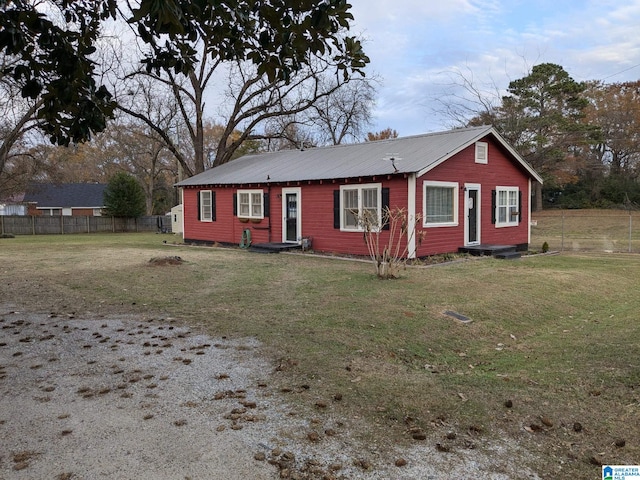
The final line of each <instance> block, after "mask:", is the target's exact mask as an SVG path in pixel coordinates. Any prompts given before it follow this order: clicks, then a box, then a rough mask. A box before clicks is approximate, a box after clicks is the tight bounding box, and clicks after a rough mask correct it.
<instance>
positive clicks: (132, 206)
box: [104, 172, 146, 218]
mask: <svg viewBox="0 0 640 480" xmlns="http://www.w3.org/2000/svg"><path fill="white" fill-rule="evenodd" d="M104 205H105V208H106V211H107V214H108V215H111V216H114V217H125V218H138V217H141V216H142V215H144V214H145V211H146V202H145V195H144V190H143V188H142V186H140V184H139V183H138V181H137V180H136V179H135V178H134V177H132V176H131V175H129V174H128V173H125V172H119V173H116V174H115V175H114V176H113V177H112V178H111V180H109V184H108V185H107V188H106V189H105V191H104Z"/></svg>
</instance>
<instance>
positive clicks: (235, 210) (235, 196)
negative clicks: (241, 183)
mask: <svg viewBox="0 0 640 480" xmlns="http://www.w3.org/2000/svg"><path fill="white" fill-rule="evenodd" d="M233 216H234V217H237V216H238V194H237V193H234V194H233Z"/></svg>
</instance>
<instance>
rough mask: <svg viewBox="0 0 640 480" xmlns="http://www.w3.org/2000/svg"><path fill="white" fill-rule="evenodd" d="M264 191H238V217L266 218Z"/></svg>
mask: <svg viewBox="0 0 640 480" xmlns="http://www.w3.org/2000/svg"><path fill="white" fill-rule="evenodd" d="M262 199H263V192H262V190H238V217H240V218H264V209H263V206H262Z"/></svg>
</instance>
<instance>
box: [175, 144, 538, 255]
mask: <svg viewBox="0 0 640 480" xmlns="http://www.w3.org/2000/svg"><path fill="white" fill-rule="evenodd" d="M485 141H487V142H488V143H489V145H488V147H489V148H488V159H489V161H488V164H477V163H475V145H471V146H469V147H468V148H466V149H464V150H463V151H461V152H460V153H458V154H456V155H455V156H454V157H452V158H450V159H448V160H447V161H445V162H444V163H442V164H441V165H439V166H437V167H435V168H434V169H433V170H431V171H430V172H428V173H427V174H425V175H423V176H422V177H420V178H418V179H417V181H416V212H417V213H419V214H421V215H423V212H422V209H423V192H424V190H423V189H424V186H423V182H424V181H425V180H431V181H445V182H457V183H458V185H459V188H458V195H459V197H458V225H457V226H453V227H432V228H425V227H423V225H422V221H421V222H420V225H419V226H418V228H419V229H421V230H424V231H425V232H426V236H425V238H424V241H423V242H422V244H421V245H418V247H417V255H418V256H427V255H434V254H439V253H448V252H456V251H457V250H458V248H459V247H462V246H464V244H465V239H464V216H465V205H464V194H465V192H464V185H465V183H474V184H480V185H481V191H480V200H481V204H480V216H481V217H480V218H481V227H480V240H481V242H482V243H489V244H526V243H527V242H528V231H529V229H528V222H529V218H528V213H527V212H528V209H529V186H528V178H529V177H528V175H527V174H526V173H525V172H524V171H523V170H522V169H521V168H520V167H518V166H517V165H516V164H515V163H513V162H512V161H511V160H510V157H509V156H508V153H507V152H505V151H504V150H503V149H502V148H501V147H500V145H499V144H497V143H496V142H494V141H493V140H492V139H491V138H490V137H489V138H487V139H485ZM358 183H380V184H382V187H383V188H389V203H390V206H391V208H394V207H398V206H399V207H402V208H407V201H408V192H407V189H408V183H407V179H406V178H404V177H402V176H397V177H389V178H387V177H385V178H384V179H380V178H378V179H376V178H373V179H372V178H365V179H362V181H361V182H358V181H356V180H352V181H350V182H345V181H344V180H343V181H340V182H339V181H336V182H335V183H334V182H322V183H320V182H315V183H310V184H309V183H300V184H297V183H296V184H290V185H271V186H269V185H262V186H256V185H251V187H248V188H250V189H252V190H253V189H262V190H263V192H264V193H268V194H269V199H270V201H269V203H270V216H269V217H265V218H264V219H262V220H261V221H260V222H258V223H254V222H252V221H249V222H246V223H243V222H242V221H241V220H240V219H239V218H238V217H236V216H234V214H233V210H234V205H233V201H234V200H233V199H234V194H235V193H236V192H237V191H238V188H237V187H216V188H206V187H201V188H186V189H185V190H184V205H183V208H184V212H183V214H184V238H185V240H187V241H203V242H221V243H231V244H239V243H240V241H241V240H242V233H243V231H244V230H245V229H249V230H250V232H251V238H252V242H253V243H263V242H282V240H283V238H282V222H283V214H282V189H283V188H291V187H299V188H300V189H301V198H300V199H299V201H300V208H299V214H300V220H301V224H302V236H303V237H310V238H311V240H312V248H313V249H314V250H316V251H320V252H334V253H343V254H353V255H367V253H368V252H367V247H366V244H365V243H364V238H363V234H362V232H343V231H340V229H339V228H334V225H333V215H334V213H333V198H334V197H333V195H334V194H333V192H334V190H339V189H340V185H345V184H354V185H355V184H358ZM496 186H504V187H518V188H519V189H520V192H522V220H521V222H520V224H519V225H518V226H514V227H502V228H496V226H495V225H493V224H491V217H492V215H491V210H492V208H491V207H492V205H491V191H492V190H495V188H496ZM200 189H202V190H213V191H215V195H216V197H215V216H216V220H215V221H213V222H202V221H199V220H198V192H199V191H200ZM388 236H389V232H387V231H384V232H382V233H381V242H382V244H383V245H384V244H386V243H387V242H388Z"/></svg>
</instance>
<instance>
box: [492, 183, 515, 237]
mask: <svg viewBox="0 0 640 480" xmlns="http://www.w3.org/2000/svg"><path fill="white" fill-rule="evenodd" d="M501 192H504V193H505V195H506V197H505V199H506V203H501V202H500V193H501ZM511 193H513V194H514V195H513V196H511V195H510V194H511ZM512 199H513V200H514V201H515V203H512V202H511V200H512ZM519 204H520V188H518V187H500V186H498V187H496V212H495V216H496V228H504V227H517V226H518V225H520V212H519V211H518V206H519ZM501 209H505V211H504V213H505V217H504V218H505V220H500V210H501Z"/></svg>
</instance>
